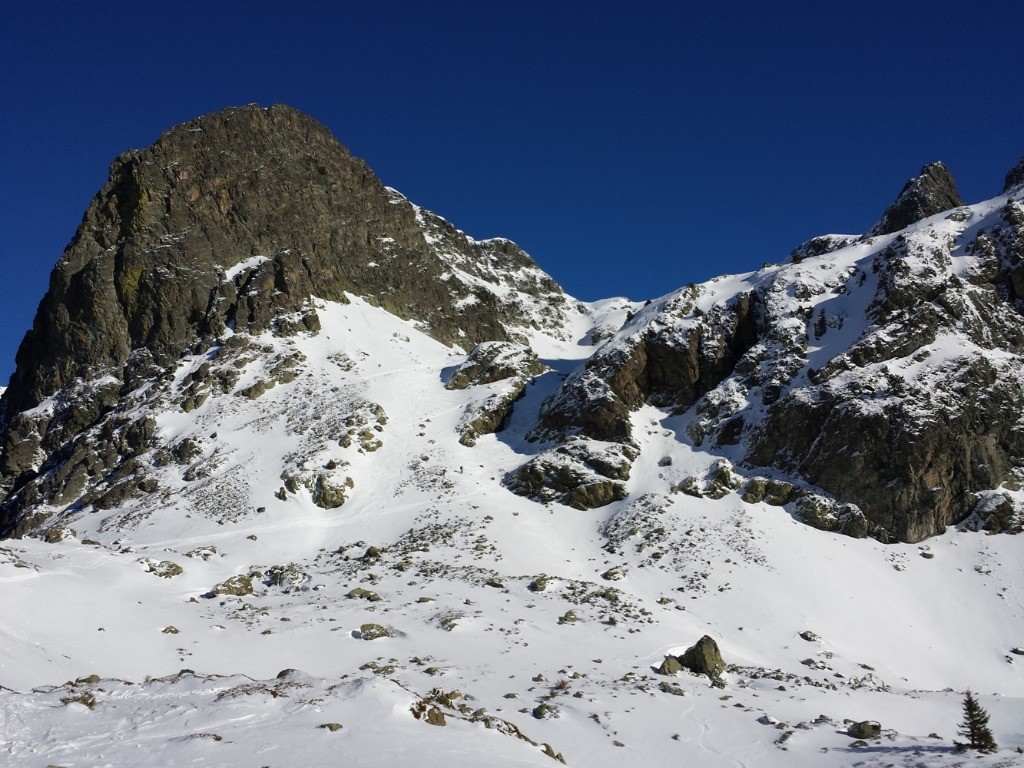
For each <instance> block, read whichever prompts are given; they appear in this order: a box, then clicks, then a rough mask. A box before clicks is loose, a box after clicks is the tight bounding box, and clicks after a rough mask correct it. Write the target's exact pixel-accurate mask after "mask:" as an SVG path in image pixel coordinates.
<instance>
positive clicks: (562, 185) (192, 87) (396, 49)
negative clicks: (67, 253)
mask: <svg viewBox="0 0 1024 768" xmlns="http://www.w3.org/2000/svg"><path fill="white" fill-rule="evenodd" d="M832 6H835V7H832ZM979 9H980V10H979ZM1022 32H1024V7H1022V4H1020V3H1017V2H982V3H974V4H971V3H964V2H962V1H958V2H946V1H945V0H942V1H939V2H929V3H924V2H920V3H918V2H901V3H892V2H884V3H883V2H862V3H843V4H827V3H820V2H792V3H762V2H743V3H741V2H706V1H705V2H701V3H689V2H681V1H680V0H677V1H676V2H672V3H629V4H626V3H599V2H588V3H573V4H569V3H558V2H551V0H547V1H546V2H532V1H530V0H525V1H523V0H520V1H519V2H515V3H501V4H497V3H487V2H480V1H479V0H478V1H477V2H473V3H470V2H448V3H445V2H437V3H433V2H422V0H420V1H419V2H386V1H383V0H378V2H374V3H359V4H356V3H345V2H330V3H328V2H316V3H314V2H308V3H298V2H290V3H283V2H252V1H251V0H250V1H248V2H209V1H207V2H202V3H199V2H194V3H188V2H174V3H160V4H157V3H138V2H132V3H127V2H124V3H122V2H98V3H82V2H67V3H57V2H53V3H28V2H6V3H3V4H2V7H0V138H2V147H3V149H2V152H0V274H2V275H3V277H2V278H0V310H2V322H0V381H4V382H5V381H6V379H7V377H8V376H9V374H10V372H11V370H12V368H13V359H14V352H15V349H16V346H17V344H18V342H19V341H20V339H21V336H22V335H23V333H24V331H25V330H26V329H27V328H28V327H29V326H30V324H31V320H32V317H33V315H34V313H35V307H36V305H37V303H38V301H39V299H40V298H41V297H42V294H43V293H44V291H45V289H46V284H47V276H48V274H49V271H50V269H51V267H52V266H53V264H54V263H55V262H56V260H57V259H58V258H59V256H60V253H61V251H62V249H63V248H64V246H65V245H66V243H67V242H68V240H69V239H70V237H71V236H72V234H73V232H74V229H75V227H76V226H77V224H78V222H79V221H80V220H81V216H82V213H83V212H84V210H85V208H86V206H87V204H88V202H89V200H90V198H91V197H92V195H93V194H94V193H95V192H96V190H97V189H98V188H99V187H100V186H101V185H102V184H103V183H104V181H105V179H106V173H107V169H108V166H109V163H110V161H111V160H112V159H113V158H114V157H115V156H116V155H118V154H119V153H120V152H122V151H123V150H125V149H128V148H134V147H142V146H145V145H148V144H150V143H152V142H153V141H154V140H155V139H156V138H157V136H158V135H159V134H160V133H161V132H162V131H163V130H164V129H166V128H168V127H170V126H171V125H174V124H176V123H179V122H182V121H184V120H188V119H191V118H193V117H195V116H197V115H200V114H203V113H205V112H210V111H214V110H217V109H220V108H222V107H225V106H231V105H240V104H246V103H250V102H258V103H261V104H263V105H269V104H271V103H274V102H284V103H287V104H291V105H293V106H295V107H298V108H299V109H302V110H304V111H306V112H308V113H310V114H312V115H313V116H315V117H316V118H318V119H319V120H320V121H322V122H323V123H325V124H326V125H327V126H328V127H329V128H330V129H331V130H332V131H333V132H334V134H335V135H336V136H337V137H338V139H339V140H340V141H341V142H342V143H343V144H346V145H347V146H348V147H349V148H350V149H351V150H352V152H353V153H354V154H356V155H358V156H360V157H363V158H364V159H366V160H367V161H368V162H369V164H370V166H371V167H372V168H373V169H374V170H375V171H376V172H377V175H378V176H379V177H380V178H381V179H382V180H383V181H384V183H386V184H388V185H390V186H393V187H396V188H397V189H399V190H401V191H402V192H403V193H405V194H406V195H407V196H408V197H409V198H410V199H412V200H413V201H414V202H417V203H419V204H421V205H423V206H425V207H427V208H430V209H432V210H435V211H437V212H438V213H440V214H441V215H443V216H445V217H446V218H448V219H449V220H451V221H452V222H453V223H455V224H456V226H458V227H459V228H460V229H463V230H465V231H466V232H468V233H469V234H471V235H473V236H475V237H480V238H482V237H490V236H497V235H501V236H506V237H510V238H512V239H513V240H515V241H517V242H518V243H519V244H520V245H521V246H523V247H524V248H525V249H526V250H527V251H528V252H530V253H531V254H532V255H533V256H534V258H535V259H536V260H537V261H538V262H539V263H540V265H541V266H542V267H543V268H544V269H546V270H547V271H548V272H550V273H551V274H553V275H554V276H555V277H556V278H557V279H558V280H559V281H560V282H561V283H562V284H563V285H564V286H565V287H566V289H567V290H568V291H569V292H570V293H572V294H574V295H576V296H578V297H580V298H583V299H595V298H599V297H605V296H611V295H627V296H629V297H631V298H634V299H644V298H648V297H651V296H657V295H661V294H663V293H666V292H668V291H670V290H673V289H674V288H676V287H679V286H680V285H682V284H684V283H687V282H691V281H701V280H704V279H707V278H709V277H712V276H714V275H716V274H720V273H723V272H739V271H746V270H749V269H754V268H756V267H758V266H760V265H761V264H762V263H764V262H766V261H779V260H782V259H784V258H785V257H786V255H787V254H788V252H789V250H790V249H791V248H792V247H793V246H795V245H796V244H798V243H799V242H801V241H803V240H805V239H807V238H808V237H811V236H813V235H816V234H820V233H824V232H860V231H863V230H865V229H867V228H868V227H869V226H870V225H871V224H872V223H874V221H875V220H876V219H877V218H878V216H879V215H880V214H881V212H882V211H883V210H884V209H885V207H886V206H887V205H888V203H889V202H890V201H891V200H892V199H893V198H894V197H895V195H896V194H897V193H898V192H899V190H900V188H901V186H902V185H903V183H904V182H905V180H906V179H907V178H908V177H910V176H913V175H916V173H917V171H918V170H919V169H920V167H921V166H922V165H924V164H925V163H927V162H931V161H932V160H938V159H941V160H943V161H945V162H946V163H947V165H948V166H949V167H950V168H951V170H952V171H953V173H954V175H955V176H956V178H957V181H958V183H959V186H960V191H961V194H962V196H963V197H964V198H965V199H966V200H967V201H968V202H973V201H977V200H981V199H984V198H986V197H990V196H992V195H993V194H995V193H996V192H998V190H999V188H1000V187H1001V186H1002V181H1003V177H1004V175H1005V173H1006V171H1008V170H1009V169H1010V168H1011V167H1012V166H1013V165H1014V164H1015V163H1016V161H1017V160H1018V158H1020V156H1021V154H1022V153H1024V132H1022V131H1021V126H1022V125H1024V85H1022V82H1024V78H1022V75H1021V58H1020V53H1021V50H1022V49H1021V39H1022Z"/></svg>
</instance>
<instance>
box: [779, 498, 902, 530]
mask: <svg viewBox="0 0 1024 768" xmlns="http://www.w3.org/2000/svg"><path fill="white" fill-rule="evenodd" d="M795 514H796V517H797V519H799V520H800V521H802V522H804V523H807V524H808V525H809V526H811V527H812V528H817V529H818V530H821V531H834V532H837V533H842V534H845V535H846V536H851V537H853V538H855V539H862V538H864V537H865V536H868V535H872V536H873V537H874V538H877V539H880V540H887V539H888V538H889V536H888V534H887V533H886V532H885V531H883V530H880V529H879V528H878V526H876V525H872V524H871V523H869V522H868V520H867V518H865V517H864V513H863V512H861V510H860V509H858V508H857V506H856V505H855V504H842V503H840V502H838V501H836V500H835V499H830V498H828V497H827V496H821V495H819V494H816V493H812V494H807V495H806V496H802V497H800V498H799V499H798V500H797V502H796V505H795Z"/></svg>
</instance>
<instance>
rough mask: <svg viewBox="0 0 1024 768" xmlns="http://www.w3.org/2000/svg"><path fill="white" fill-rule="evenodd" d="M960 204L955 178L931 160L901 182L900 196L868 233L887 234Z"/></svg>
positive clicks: (943, 167) (939, 164)
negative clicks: (915, 174) (914, 175)
mask: <svg viewBox="0 0 1024 768" xmlns="http://www.w3.org/2000/svg"><path fill="white" fill-rule="evenodd" d="M963 204H964V201H963V200H961V199H960V194H959V193H958V192H957V191H956V182H955V181H953V176H952V175H951V174H950V172H949V170H948V169H947V168H946V166H945V165H943V164H942V163H931V164H929V165H926V166H925V167H924V168H922V169H921V175H919V176H918V177H917V178H914V179H910V180H909V181H908V182H907V183H906V184H905V185H904V187H903V189H902V190H901V191H900V194H899V197H897V198H896V201H895V202H894V203H893V204H892V205H890V206H889V208H888V209H886V211H885V213H884V214H883V215H882V218H881V220H880V221H879V222H878V223H877V224H876V225H875V226H874V227H873V228H872V229H871V231H870V232H869V233H868V234H870V235H890V234H892V233H893V232H899V231H900V230H902V229H906V228H907V227H909V226H910V225H911V224H915V223H917V222H918V221H920V220H921V219H926V218H928V217H929V216H934V215H935V214H937V213H942V212H943V211H948V210H950V209H952V208H959V207H960V206H961V205H963Z"/></svg>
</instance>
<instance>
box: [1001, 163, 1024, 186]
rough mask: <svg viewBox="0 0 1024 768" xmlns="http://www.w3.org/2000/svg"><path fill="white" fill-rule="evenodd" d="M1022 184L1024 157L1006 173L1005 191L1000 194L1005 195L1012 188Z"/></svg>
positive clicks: (1023, 182)
mask: <svg viewBox="0 0 1024 768" xmlns="http://www.w3.org/2000/svg"><path fill="white" fill-rule="evenodd" d="M1021 184H1024V157H1022V158H1021V159H1020V162H1019V163H1017V165H1015V166H1014V167H1013V168H1012V169H1010V172H1009V173H1008V174H1006V182H1005V183H1004V184H1003V191H1002V192H1000V194H1002V195H1005V194H1006V193H1007V192H1009V191H1010V190H1011V189H1014V188H1015V187H1019V186H1020V185H1021Z"/></svg>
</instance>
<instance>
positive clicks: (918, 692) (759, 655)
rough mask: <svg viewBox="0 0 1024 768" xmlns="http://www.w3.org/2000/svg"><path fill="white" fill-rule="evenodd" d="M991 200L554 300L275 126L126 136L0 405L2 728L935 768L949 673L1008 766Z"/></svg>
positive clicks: (39, 755)
mask: <svg viewBox="0 0 1024 768" xmlns="http://www.w3.org/2000/svg"><path fill="white" fill-rule="evenodd" d="M1022 182H1024V163H1022V165H1021V166H1018V168H1016V169H1014V171H1012V172H1011V174H1010V176H1009V177H1008V179H1007V183H1006V187H1005V188H1004V189H1003V190H1002V192H1001V193H1000V195H998V196H997V197H995V198H993V199H991V200H988V201H985V202H982V203H979V204H976V205H964V204H962V201H961V200H960V199H959V196H958V195H957V194H956V188H955V184H953V182H952V178H951V177H950V176H949V174H948V171H946V169H945V168H944V167H942V166H941V165H938V164H936V165H933V166H928V167H926V168H925V169H924V170H923V171H922V174H921V176H920V177H918V178H916V179H913V180H911V182H908V184H907V186H906V187H905V188H904V190H903V192H902V193H901V194H900V196H899V198H898V199H897V201H896V202H895V203H894V204H893V206H891V207H890V208H889V210H887V211H886V212H885V214H884V215H883V217H882V219H881V220H880V222H879V225H877V226H876V227H875V228H873V229H872V230H871V231H870V232H869V233H867V234H865V235H862V236H861V235H829V236H825V237H822V238H816V239H815V240H813V241H811V242H809V243H806V244H804V245H803V246H801V247H800V248H798V249H797V250H795V251H794V253H793V254H792V255H791V256H790V257H789V259H787V260H786V262H785V263H780V264H778V265H774V266H766V267H764V268H763V269H761V270H759V271H757V272H753V273H749V274H745V275H738V276H726V277H722V278H718V279H716V280H712V281H710V282H709V283H706V284H703V285H691V286H687V287H685V288H683V289H681V290H679V291H675V292H673V293H670V294H668V295H666V296H664V297H662V298H660V299H656V300H653V301H651V302H647V303H646V304H638V303H634V302H630V301H627V300H625V299H609V300H606V301H601V302H595V303H592V304H585V303H581V302H578V301H576V300H574V299H572V298H571V297H569V296H567V295H566V294H565V293H564V292H563V291H562V290H561V288H560V287H559V286H558V285H557V284H555V282H554V281H553V280H551V278H550V277H548V276H547V275H546V274H544V273H543V272H542V271H541V270H540V269H539V268H538V267H537V265H536V264H534V262H533V261H532V260H531V259H530V258H529V257H528V256H527V255H526V254H524V253H523V252H522V251H521V250H519V249H518V248H517V247H516V246H515V245H514V244H512V243H511V242H509V241H506V240H489V241H483V242H477V241H474V240H472V239H471V238H469V237H468V236H466V235H465V234H464V233H462V232H459V231H458V230H457V229H455V228H454V227H453V226H451V225H450V224H448V223H447V222H445V221H444V220H443V219H441V218H440V217H438V216H436V215H434V214H432V213H430V212H429V211H426V210H425V209H422V208H419V207H418V206H416V205H414V204H412V203H411V202H409V201H408V200H406V199H405V198H404V197H403V196H401V195H400V194H399V193H397V192H395V191H394V190H391V189H389V188H387V187H385V186H383V185H382V184H381V183H380V182H379V181H378V180H377V179H376V177H375V176H373V174H372V172H371V171H370V170H369V169H368V168H366V166H365V165H364V164H362V163H361V161H358V160H356V159H354V158H352V157H351V156H350V155H349V154H348V152H347V151H346V150H345V149H344V148H343V147H341V146H340V145H339V144H337V142H336V141H335V140H334V139H333V137H331V136H330V134H329V133H328V132H327V131H326V130H325V129H323V127H322V126H319V125H318V124H316V123H315V121H312V120H311V119H309V118H308V117H305V116H303V115H301V114H299V113H297V112H295V111H294V110H290V109H288V108H284V107H271V108H270V109H267V110H264V109H260V108H258V107H246V108H242V109H236V110H228V111H225V112H222V113H218V114H216V115H210V116H206V117H203V118H200V119H198V120H196V121H193V122H191V123H188V124H185V125H183V126H179V127H177V128H175V129H172V130H171V131H169V132H167V133H166V134H165V135H164V136H163V137H161V139H160V140H159V141H158V142H157V143H156V144H155V145H154V146H153V147H150V148H148V149H146V150H141V151H137V152H130V153H126V154H125V155H123V156H122V157H121V158H119V159H118V160H117V161H115V163H114V165H113V166H112V169H111V180H110V182H109V183H108V184H107V185H106V186H105V187H104V189H103V190H101V191H100V192H99V193H98V195H97V197H96V198H95V199H94V200H93V202H92V204H91V206H90V208H89V210H88V212H87V213H86V216H85V219H84V220H83V224H82V226H81V227H80V229H79V231H78V233H77V234H76V237H75V239H74V240H73V241H72V244H71V245H70V246H69V248H68V250H67V251H66V252H65V254H64V256H63V257H62V259H61V261H60V263H59V264H58V265H57V268H56V270H55V273H54V278H53V279H52V280H51V289H50V292H49V293H48V295H47V296H46V297H45V298H44V300H43V303H42V304H41V307H40V312H39V315H38V316H37V319H36V322H35V325H34V328H33V330H32V331H31V332H30V333H29V334H28V336H27V337H26V340H25V342H24V343H23V345H22V347H21V350H20V351H19V355H18V369H17V372H16V373H15V375H14V376H13V377H12V380H11V384H10V387H9V388H8V389H7V390H6V391H5V392H4V393H3V395H2V400H0V404H2V408H0V419H2V421H0V426H2V433H0V494H2V496H0V499H2V501H0V514H2V521H3V525H4V531H5V533H6V535H7V536H8V539H7V540H6V541H4V542H2V543H0V583H2V584H3V590H4V591H3V595H4V600H5V605H6V606H7V610H6V611H5V612H4V617H3V619H2V620H0V686H2V687H0V723H2V731H0V732H2V733H3V734H4V740H3V744H2V745H0V754H3V755H4V759H5V761H6V763H7V764H10V765H17V766H20V765H24V766H29V765H39V764H47V763H49V764H55V765H105V764H109V765H119V766H120V765H141V764H144V763H145V764H153V763H159V764H166V765H179V764H187V763H194V762H201V763H203V764H208V765H224V766H234V765H270V766H292V765H296V764H299V763H301V764H308V765H320V764H328V763H329V762H331V763H333V762H336V761H337V759H338V756H339V755H344V757H345V759H346V760H348V761H350V762H352V763H353V764H356V765H406V764H408V765H412V764H417V765H423V764H427V765H434V764H447V765H456V766H460V765H465V766H476V765H479V764H481V763H483V762H485V761H486V762H488V763H489V764H494V765H509V766H512V765H551V764H552V760H553V759H554V760H557V759H561V760H563V761H564V762H566V763H568V764H569V765H588V766H590V765H595V766H601V765H621V764H648V765H670V764H682V763H686V764H692V765H701V766H717V765H746V766H774V765H779V766H782V765H785V766H847V765H854V764H857V765H865V766H870V765H906V766H918V765H955V764H959V763H961V762H962V761H964V760H965V758H964V756H962V755H958V754H956V753H955V752H954V751H953V740H954V738H957V737H956V728H957V725H958V723H959V722H960V720H961V719H962V715H961V711H960V707H961V701H962V695H963V692H964V691H965V690H966V689H967V688H971V689H973V690H974V691H975V692H976V693H978V694H980V696H979V699H980V701H981V703H982V705H983V706H984V707H986V709H987V710H988V711H989V713H990V714H991V724H992V727H993V731H994V734H995V737H996V741H997V742H999V744H1000V746H1001V750H1000V751H999V752H998V753H996V754H995V755H991V756H985V757H977V758H975V757H971V758H970V761H971V762H972V763H974V764H979V765H1016V764H1024V760H1022V758H1020V756H1019V755H1017V754H1016V753H1015V752H1014V751H1013V750H1014V749H1015V748H1018V747H1024V727H1022V725H1021V724H1022V723H1024V580H1022V578H1021V576H1022V569H1024V558H1022V555H1021V550H1020V539H1019V538H1018V537H1016V536H1014V535H1010V534H1012V533H1015V532H1018V531H1019V530H1020V529H1021V523H1022V510H1024V491H1022V490H1021V485H1020V482H1021V480H1022V479H1024V475H1022V466H1024V422H1022V418H1021V412H1020V407H1019V403H1020V402H1021V396H1022V394H1024V392H1022V388H1024V375H1022V373H1021V371H1022V369H1021V354H1022V352H1024V184H1022ZM704 636H709V637H710V638H712V639H713V640H714V641H715V647H717V649H718V651H719V652H720V654H721V659H718V658H717V656H716V653H715V647H712V646H711V644H710V643H708V642H706V641H704V642H702V643H698V641H700V640H701V638H703V637H704ZM693 646H697V650H695V651H693V652H691V653H686V651H687V649H688V648H691V647H693ZM866 721H878V722H879V723H880V729H874V728H873V727H872V726H871V725H864V723H865V722H866ZM442 725H443V727H441V726H442ZM876 731H877V732H876ZM1015 761H1016V762H1015Z"/></svg>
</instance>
